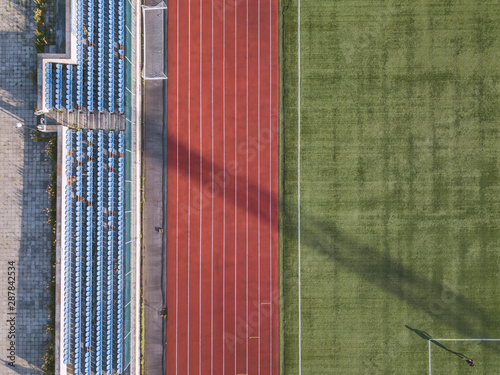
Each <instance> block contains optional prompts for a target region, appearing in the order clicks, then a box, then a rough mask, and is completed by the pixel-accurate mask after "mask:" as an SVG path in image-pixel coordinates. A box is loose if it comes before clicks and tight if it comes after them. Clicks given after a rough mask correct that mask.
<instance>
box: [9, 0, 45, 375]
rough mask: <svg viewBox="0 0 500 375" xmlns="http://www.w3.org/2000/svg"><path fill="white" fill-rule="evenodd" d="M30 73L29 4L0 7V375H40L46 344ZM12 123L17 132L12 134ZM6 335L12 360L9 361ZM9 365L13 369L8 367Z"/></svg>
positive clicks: (40, 182) (38, 161) (40, 148)
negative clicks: (12, 280) (12, 299)
mask: <svg viewBox="0 0 500 375" xmlns="http://www.w3.org/2000/svg"><path fill="white" fill-rule="evenodd" d="M35 67H36V51H35V48H34V21H33V2H32V1H30V2H28V1H27V0H25V1H24V2H23V1H21V0H19V1H17V0H14V1H11V0H0V374H1V375H4V374H5V375H7V374H40V373H42V372H41V369H40V368H41V365H42V356H43V354H44V352H45V348H46V343H47V341H46V340H47V336H46V334H45V329H46V325H47V317H48V312H47V310H46V305H47V303H48V302H49V293H48V291H47V290H46V285H47V283H48V281H49V277H50V228H49V226H48V225H47V224H46V220H47V219H46V215H45V212H44V209H45V208H46V207H47V206H48V197H47V193H46V188H47V185H48V183H49V165H48V163H47V160H46V159H47V158H46V156H45V151H44V149H45V143H42V142H39V143H37V142H34V141H33V140H31V138H30V133H31V130H29V129H27V128H25V127H26V126H28V127H29V126H31V127H32V126H35V117H34V116H33V112H34V108H35V106H36V87H35V86H34V85H33V83H32V80H31V78H30V72H32V71H34V69H35ZM18 123H21V124H23V126H25V127H24V128H21V129H19V128H17V127H16V124H18ZM23 129H24V130H23ZM8 262H14V263H13V264H14V269H10V270H9V269H8V267H9V264H8ZM8 271H10V272H14V273H15V283H13V285H14V286H15V290H14V291H13V292H14V293H15V299H16V300H15V307H14V309H13V310H9V309H10V308H11V307H13V306H12V305H9V304H8V292H9V290H8V289H9V286H10V287H11V289H12V285H9V279H8ZM11 284H12V283H11ZM11 292H12V291H11ZM9 313H11V315H9ZM12 313H13V314H12ZM13 317H14V318H15V320H11V321H8V320H9V319H11V318H13ZM14 322H15V324H11V323H14ZM11 328H12V329H15V356H14V357H11V358H9V354H10V351H9V347H10V346H11V345H10V340H9V339H8V334H9V330H10V329H11ZM12 359H13V360H14V361H15V363H14V365H15V367H11V366H9V364H8V363H9V362H12Z"/></svg>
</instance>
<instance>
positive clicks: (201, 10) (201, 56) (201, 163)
mask: <svg viewBox="0 0 500 375" xmlns="http://www.w3.org/2000/svg"><path fill="white" fill-rule="evenodd" d="M202 19H203V1H200V263H199V267H200V274H199V296H198V298H199V299H198V303H199V305H198V312H199V315H200V316H199V321H198V339H199V342H198V345H199V348H198V369H199V374H200V375H201V240H202V237H203V231H202V230H201V228H202V224H201V220H202V217H203V204H202V196H203V194H202V193H203V186H202V184H203V159H202V155H203V142H202V138H203V122H202V118H203V108H202V106H201V103H202V100H201V99H202V89H203V81H202V79H201V71H202V68H203V35H202V33H201V31H202V30H203V22H202Z"/></svg>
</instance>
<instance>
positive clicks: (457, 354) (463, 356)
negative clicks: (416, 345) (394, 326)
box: [405, 325, 470, 359]
mask: <svg viewBox="0 0 500 375" xmlns="http://www.w3.org/2000/svg"><path fill="white" fill-rule="evenodd" d="M405 327H406V328H408V329H409V330H410V331H413V332H415V333H416V334H417V335H419V336H420V337H422V338H423V339H424V340H428V341H429V340H430V341H431V342H432V343H433V344H435V345H437V346H439V347H440V348H441V349H444V350H446V351H448V352H450V353H452V354H455V355H456V356H458V357H460V358H466V359H470V357H468V356H466V355H465V354H462V353H458V352H454V351H453V350H451V349H448V348H447V347H446V346H444V345H443V344H441V343H440V342H438V341H436V340H435V339H433V338H432V336H431V335H429V334H428V333H427V332H425V331H421V330H419V329H415V328H411V327H410V326H407V325H405Z"/></svg>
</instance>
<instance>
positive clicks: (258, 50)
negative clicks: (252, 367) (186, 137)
mask: <svg viewBox="0 0 500 375" xmlns="http://www.w3.org/2000/svg"><path fill="white" fill-rule="evenodd" d="M257 9H258V10H257V12H258V14H259V17H257V39H258V41H259V42H258V44H257V137H258V139H257V148H258V149H257V187H258V189H257V212H258V215H257V246H258V247H259V257H258V260H257V261H258V263H257V290H258V292H257V293H258V296H257V299H258V304H259V307H258V310H259V317H258V325H259V342H258V354H257V367H258V369H259V371H258V373H259V375H260V340H261V336H262V335H261V331H260V303H261V299H260V287H261V285H260V259H261V252H260V0H259V1H258V3H257ZM247 14H248V2H247Z"/></svg>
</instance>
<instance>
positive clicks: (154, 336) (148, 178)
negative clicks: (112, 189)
mask: <svg viewBox="0 0 500 375" xmlns="http://www.w3.org/2000/svg"><path fill="white" fill-rule="evenodd" d="M156 3H157V1H156V0H151V1H146V2H145V4H146V5H156ZM165 15H166V13H165ZM165 32H166V25H165ZM165 42H166V38H165ZM165 54H166V46H165ZM166 87H167V81H166V80H165V81H163V80H151V81H145V84H144V86H143V108H142V112H143V117H142V119H143V125H142V126H143V134H142V136H143V150H144V151H143V155H142V161H143V170H142V173H143V177H144V204H143V207H142V209H143V219H142V220H143V221H142V233H143V252H142V256H143V257H142V297H143V303H144V327H143V329H144V352H143V355H144V374H146V375H157V374H165V370H166V363H165V357H166V356H165V354H166V352H165V344H166V321H165V319H163V318H162V317H161V316H160V311H161V309H162V308H163V307H164V306H165V305H166V294H165V293H166V291H165V290H166V287H165V285H166V263H165V262H166V246H165V243H166V240H165V235H166V231H165V232H163V231H161V230H160V229H159V228H164V227H165V225H166V221H165V220H166V219H165V199H164V198H165V195H166V192H165V190H164V189H165V186H166V184H165V181H164V179H165V175H166V170H164V169H165V168H166V149H165V147H166ZM160 232H163V233H160Z"/></svg>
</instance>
